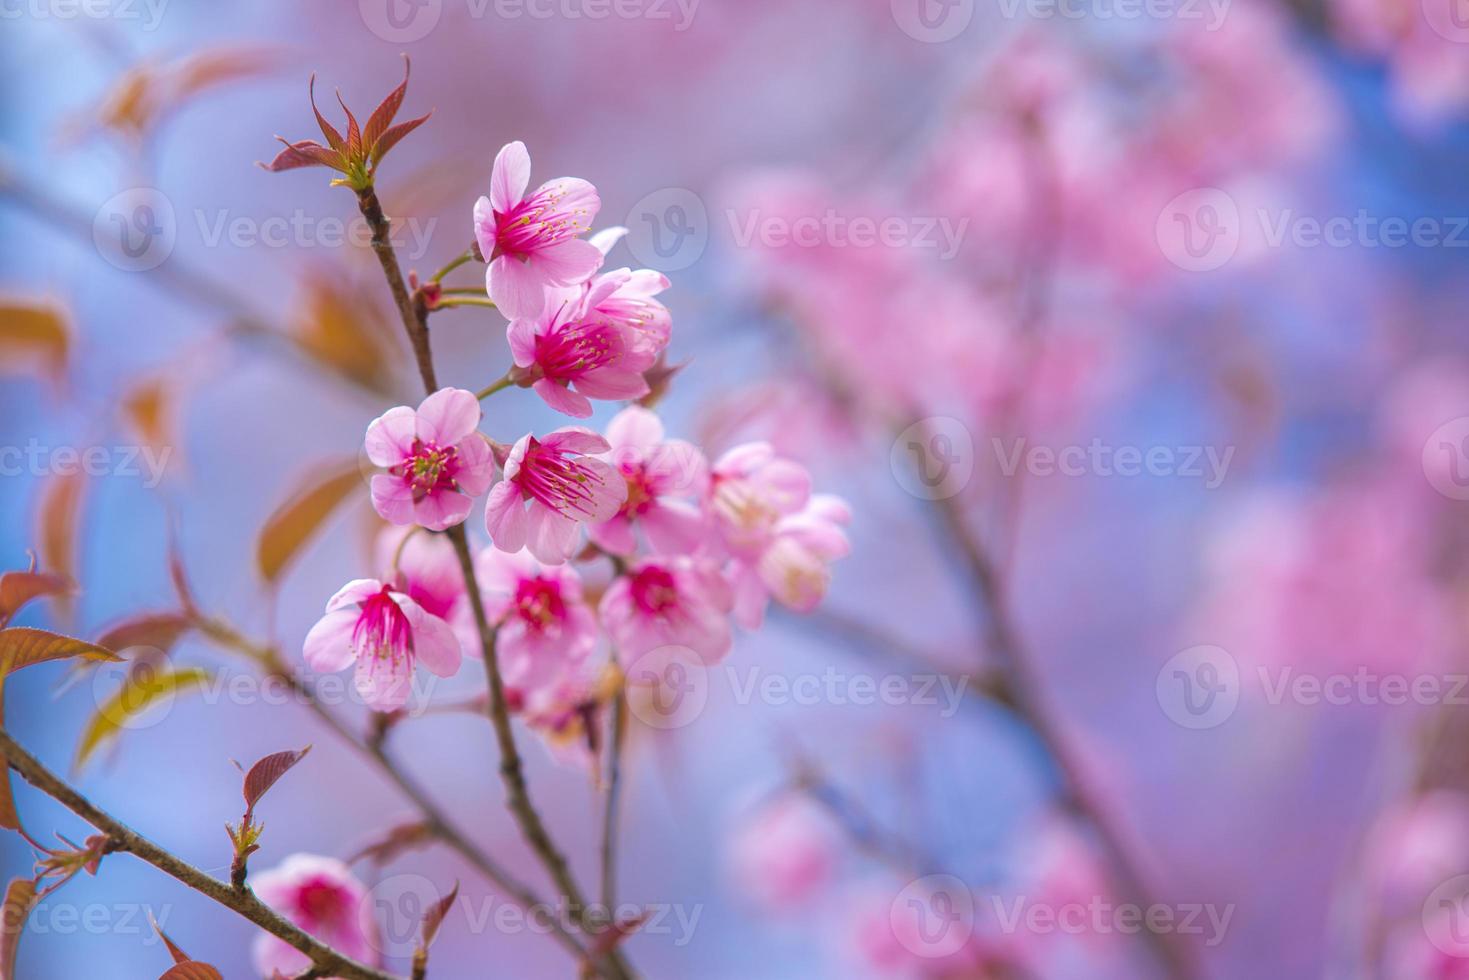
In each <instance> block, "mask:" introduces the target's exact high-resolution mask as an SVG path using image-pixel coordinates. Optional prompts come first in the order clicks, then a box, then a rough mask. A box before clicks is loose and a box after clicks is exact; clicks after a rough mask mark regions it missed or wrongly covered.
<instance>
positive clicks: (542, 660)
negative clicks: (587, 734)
mask: <svg viewBox="0 0 1469 980" xmlns="http://www.w3.org/2000/svg"><path fill="white" fill-rule="evenodd" d="M475 569H476V572H477V577H478V579H479V584H480V590H481V591H482V592H483V594H484V600H485V611H486V613H487V614H488V615H489V617H490V621H491V622H493V623H494V624H495V625H496V626H498V627H499V630H500V632H499V644H498V651H499V658H500V666H501V669H502V670H503V672H504V676H505V683H506V684H508V685H509V686H511V687H512V688H514V689H515V690H517V691H518V692H520V693H521V694H522V695H525V696H529V695H531V694H532V693H533V692H536V691H539V690H542V689H545V688H547V687H549V686H552V685H555V684H556V683H558V682H559V681H560V680H561V679H562V678H564V677H565V676H567V675H568V673H569V672H571V671H574V670H575V669H576V668H577V667H578V666H579V665H580V664H581V663H582V662H583V661H585V660H586V659H587V657H588V655H590V654H591V653H592V651H593V650H594V649H596V646H597V636H598V632H597V620H596V617H595V616H593V615H592V610H591V608H590V607H588V606H587V604H586V602H585V600H584V599H583V598H582V586H581V576H579V575H578V574H577V572H576V570H575V569H574V568H572V567H571V566H570V565H565V564H563V565H553V566H546V565H542V564H541V563H539V562H537V561H536V560H535V558H534V557H533V556H532V555H531V554H530V552H528V551H518V552H516V553H514V554H509V553H507V552H504V551H500V550H498V549H495V548H487V549H485V550H484V551H482V552H480V554H479V557H478V558H477V559H476V561H475Z"/></svg>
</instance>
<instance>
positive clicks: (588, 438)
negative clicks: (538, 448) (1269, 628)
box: [541, 425, 609, 453]
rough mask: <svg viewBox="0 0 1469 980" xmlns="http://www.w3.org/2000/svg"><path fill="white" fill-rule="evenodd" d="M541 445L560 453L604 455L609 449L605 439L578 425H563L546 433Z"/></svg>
mask: <svg viewBox="0 0 1469 980" xmlns="http://www.w3.org/2000/svg"><path fill="white" fill-rule="evenodd" d="M541 445H542V446H545V447H546V448H547V449H552V450H555V451H556V452H561V453H605V452H606V451H607V449H608V448H609V447H608V445H607V440H606V439H603V438H602V437H601V436H599V435H597V434H596V433H595V432H593V431H592V430H591V429H588V428H586V427H585V426H580V425H564V426H562V427H561V428H559V429H556V430H555V431H554V432H548V433H546V435H545V436H544V437H542V439H541Z"/></svg>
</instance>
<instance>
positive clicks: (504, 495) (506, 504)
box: [485, 480, 526, 552]
mask: <svg viewBox="0 0 1469 980" xmlns="http://www.w3.org/2000/svg"><path fill="white" fill-rule="evenodd" d="M485 530H486V531H488V532H489V535H490V540H491V541H493V542H494V543H495V547H496V548H499V549H500V550H501V551H512V552H513V551H519V550H520V549H521V548H524V547H525V533H526V518H525V505H524V504H523V503H522V501H521V494H520V488H519V487H517V486H516V485H515V484H513V483H511V482H510V481H509V480H501V481H500V482H499V483H497V484H495V486H494V488H493V489H492V490H491V491H490V496H489V499H488V500H486V501H485Z"/></svg>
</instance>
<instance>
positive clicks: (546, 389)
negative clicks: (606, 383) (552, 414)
mask: <svg viewBox="0 0 1469 980" xmlns="http://www.w3.org/2000/svg"><path fill="white" fill-rule="evenodd" d="M531 388H532V390H534V391H535V393H536V394H538V395H540V396H541V398H542V399H543V400H544V401H545V402H546V404H547V405H550V406H551V407H552V408H554V409H555V410H556V411H558V412H561V413H562V414H563V415H570V416H571V417H572V418H574V419H584V418H587V417H588V416H590V415H591V414H592V403H591V402H590V401H588V400H587V396H586V395H583V394H581V393H580V392H576V391H572V390H571V389H570V388H567V387H566V386H564V385H559V384H557V383H556V382H554V381H552V380H551V379H550V378H542V379H540V380H539V381H537V382H536V383H535V384H533V385H531Z"/></svg>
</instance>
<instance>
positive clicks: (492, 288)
mask: <svg viewBox="0 0 1469 980" xmlns="http://www.w3.org/2000/svg"><path fill="white" fill-rule="evenodd" d="M529 186H530V154H529V153H528V152H527V151H526V148H525V144H524V143H521V142H519V141H518V140H517V141H516V142H514V143H507V144H506V145H505V146H503V147H502V148H501V149H500V152H499V153H498V154H496V156H495V166H494V169H493V171H492V172H491V175H490V196H489V197H487V198H486V197H482V198H480V199H479V200H478V201H477V202H475V205H474V234H475V239H476V240H477V241H478V243H479V248H480V252H481V253H482V254H483V255H484V257H485V260H486V261H487V262H489V268H488V270H487V271H486V274H485V276H486V279H485V283H486V288H487V289H488V291H489V294H490V299H492V300H494V301H495V305H496V306H498V307H499V308H500V311H501V312H502V313H504V314H505V315H506V316H507V317H511V318H516V317H534V316H537V315H539V314H540V313H541V311H542V310H543V309H544V308H545V305H546V290H547V289H548V288H552V287H564V286H573V285H576V284H577V283H581V282H585V281H586V280H587V279H588V278H589V277H590V276H591V275H592V273H594V272H595V271H596V270H597V266H598V265H599V264H600V263H601V261H602V253H601V252H599V251H598V250H597V248H596V246H594V245H593V244H592V243H590V242H588V241H584V240H582V239H581V238H579V237H578V236H580V235H582V234H585V233H586V232H587V230H588V229H590V227H591V223H592V219H593V218H594V217H596V215H597V211H598V209H599V208H601V206H602V202H601V199H600V198H598V196H597V189H596V188H595V187H593V186H592V185H591V184H589V183H588V182H587V181H585V180H582V179H581V178H579V177H557V178H556V179H555V180H549V181H547V182H546V183H544V184H542V185H541V186H540V187H539V188H538V189H537V190H536V191H535V193H533V194H531V195H530V196H528V197H527V196H526V188H527V187H529Z"/></svg>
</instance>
